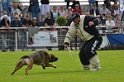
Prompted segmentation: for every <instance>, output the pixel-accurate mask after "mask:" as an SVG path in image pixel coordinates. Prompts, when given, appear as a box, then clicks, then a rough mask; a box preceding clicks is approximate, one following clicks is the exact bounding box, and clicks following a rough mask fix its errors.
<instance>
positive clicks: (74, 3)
mask: <svg viewBox="0 0 124 82" xmlns="http://www.w3.org/2000/svg"><path fill="white" fill-rule="evenodd" d="M76 4H78V5H79V9H81V5H80V2H79V1H76V0H73V1H72V5H71V8H72V9H75V5H76Z"/></svg>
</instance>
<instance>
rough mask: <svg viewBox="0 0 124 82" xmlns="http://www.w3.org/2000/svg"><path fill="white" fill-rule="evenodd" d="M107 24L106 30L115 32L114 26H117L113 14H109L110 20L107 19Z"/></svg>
mask: <svg viewBox="0 0 124 82" xmlns="http://www.w3.org/2000/svg"><path fill="white" fill-rule="evenodd" d="M105 25H106V27H107V28H106V29H107V30H106V32H113V30H112V29H113V28H115V23H114V20H112V16H111V15H109V16H108V20H106V23H105Z"/></svg>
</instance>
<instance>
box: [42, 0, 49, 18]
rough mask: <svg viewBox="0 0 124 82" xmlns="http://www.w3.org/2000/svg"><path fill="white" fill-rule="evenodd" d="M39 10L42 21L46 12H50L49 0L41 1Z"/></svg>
mask: <svg viewBox="0 0 124 82" xmlns="http://www.w3.org/2000/svg"><path fill="white" fill-rule="evenodd" d="M41 9H42V11H41V15H42V17H43V20H44V19H45V15H46V14H47V12H50V7H49V0H41Z"/></svg>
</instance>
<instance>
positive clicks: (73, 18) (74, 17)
mask: <svg viewBox="0 0 124 82" xmlns="http://www.w3.org/2000/svg"><path fill="white" fill-rule="evenodd" d="M71 21H73V22H74V24H78V23H79V22H80V15H79V14H78V13H74V14H72V16H71Z"/></svg>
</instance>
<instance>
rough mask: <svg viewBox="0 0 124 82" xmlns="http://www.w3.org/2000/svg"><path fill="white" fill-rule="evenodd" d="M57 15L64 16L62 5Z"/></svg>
mask: <svg viewBox="0 0 124 82" xmlns="http://www.w3.org/2000/svg"><path fill="white" fill-rule="evenodd" d="M59 16H64V17H66V11H65V9H64V6H60V10H59Z"/></svg>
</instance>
